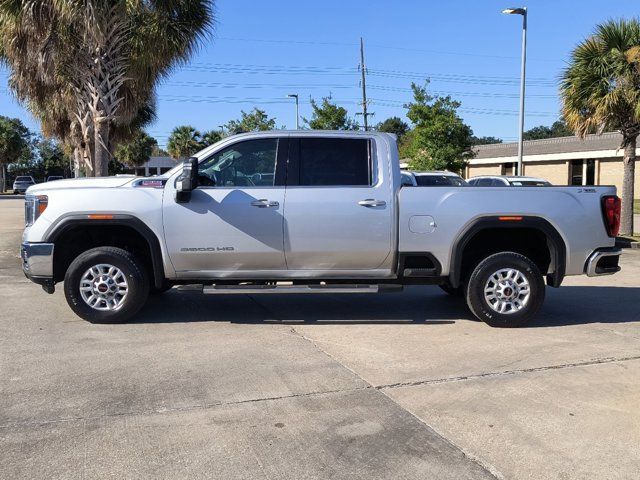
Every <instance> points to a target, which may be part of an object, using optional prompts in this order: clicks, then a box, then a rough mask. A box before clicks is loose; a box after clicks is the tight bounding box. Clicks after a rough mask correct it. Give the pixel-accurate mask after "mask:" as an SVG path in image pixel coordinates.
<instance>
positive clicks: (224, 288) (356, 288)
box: [202, 283, 402, 295]
mask: <svg viewBox="0 0 640 480" xmlns="http://www.w3.org/2000/svg"><path fill="white" fill-rule="evenodd" d="M400 291H402V285H387V284H385V285H369V284H355V285H349V284H344V285H343V284H328V285H327V284H312V285H292V284H290V283H289V284H286V283H285V284H274V285H250V284H249V285H205V286H204V287H203V288H202V293H204V294H206V295H229V294H231V295H233V294H243V295H258V294H266V293H381V292H400Z"/></svg>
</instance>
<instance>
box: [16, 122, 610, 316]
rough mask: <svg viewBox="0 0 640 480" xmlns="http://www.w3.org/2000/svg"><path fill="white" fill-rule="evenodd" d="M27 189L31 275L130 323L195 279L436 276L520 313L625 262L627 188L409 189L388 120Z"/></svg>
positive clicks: (245, 287)
mask: <svg viewBox="0 0 640 480" xmlns="http://www.w3.org/2000/svg"><path fill="white" fill-rule="evenodd" d="M25 202H26V203H25V216H26V228H25V231H24V235H23V238H22V242H23V243H22V259H23V268H24V272H25V274H26V276H27V277H28V278H30V279H31V280H33V281H34V282H36V283H39V284H41V285H42V286H43V288H44V290H45V291H46V292H48V293H53V291H54V288H55V287H54V285H55V284H56V283H57V282H60V281H63V280H64V291H65V296H66V299H67V301H68V303H69V305H70V307H71V308H72V309H73V311H74V312H75V313H76V314H78V315H79V316H80V317H82V318H84V319H86V320H89V321H92V322H123V321H125V320H127V319H129V318H131V317H132V316H133V315H134V314H135V313H136V312H137V311H138V310H139V309H140V308H141V307H142V306H143V305H144V303H145V301H146V299H147V296H148V295H149V294H150V293H160V292H162V291H164V290H166V289H168V288H170V287H171V286H174V285H180V284H197V285H199V286H201V288H202V292H203V293H205V294H238V293H243V294H251V295H253V294H264V293H337V292H342V293H370V292H384V291H395V290H400V289H401V288H402V286H403V285H409V284H434V285H440V286H441V287H442V288H443V290H445V291H447V292H449V293H452V294H459V293H461V294H462V295H464V297H465V298H466V301H467V303H468V305H469V308H470V309H471V312H473V314H474V315H475V316H476V317H478V318H479V319H481V320H483V321H485V322H487V323H488V324H489V325H492V326H501V327H514V326H519V325H523V324H524V323H525V322H526V321H527V320H529V319H530V318H531V317H532V316H533V315H534V314H535V313H536V311H537V310H538V308H539V307H540V305H541V303H542V301H543V299H544V295H545V281H546V284H547V285H549V286H551V287H559V286H560V284H561V282H562V280H563V278H564V277H565V275H581V274H586V275H589V276H594V275H607V274H612V273H615V272H617V271H618V270H619V267H618V259H619V256H620V250H619V249H617V248H615V246H614V243H615V242H614V237H615V236H616V233H617V231H618V227H619V218H620V199H619V198H618V197H616V191H615V188H614V187H548V188H536V187H530V188H529V187H522V188H508V187H503V188H500V187H496V188H493V187H489V188H487V187H484V188H475V187H464V188H460V187H455V186H452V187H439V188H429V187H402V186H401V172H400V167H399V160H398V151H397V148H396V141H395V138H394V137H393V136H392V135H388V134H384V133H375V132H322V131H271V132H259V133H249V134H242V135H235V136H231V137H227V138H225V139H224V140H222V141H220V142H218V143H216V144H215V145H212V146H210V147H208V148H205V149H204V150H202V151H201V152H200V153H199V154H197V155H196V156H195V157H192V158H190V159H188V160H187V161H185V162H184V163H183V164H180V165H178V166H176V167H175V168H174V169H172V170H171V171H169V172H167V173H166V174H164V175H161V176H158V177H151V178H132V177H109V178H84V179H76V180H59V181H57V182H51V183H45V184H40V185H36V186H32V187H30V188H29V189H28V191H27V197H26V200H25ZM198 288H200V287H198Z"/></svg>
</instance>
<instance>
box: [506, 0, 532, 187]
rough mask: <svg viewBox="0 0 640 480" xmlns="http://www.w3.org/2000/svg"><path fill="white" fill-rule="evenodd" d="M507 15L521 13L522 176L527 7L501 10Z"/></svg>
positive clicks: (520, 154) (520, 164) (520, 121)
mask: <svg viewBox="0 0 640 480" xmlns="http://www.w3.org/2000/svg"><path fill="white" fill-rule="evenodd" d="M502 13H504V14H507V15H522V63H521V65H520V118H519V124H520V125H519V130H520V131H519V132H518V175H520V176H522V174H523V173H524V172H523V169H522V156H523V148H522V146H523V145H522V142H523V138H522V137H523V135H524V91H525V77H526V68H527V7H522V8H507V9H505V10H503V11H502Z"/></svg>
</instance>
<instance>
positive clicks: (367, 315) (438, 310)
mask: <svg viewBox="0 0 640 480" xmlns="http://www.w3.org/2000/svg"><path fill="white" fill-rule="evenodd" d="M639 301H640V288H635V287H626V288H625V287H595V286H578V287H576V286H567V287H562V288H560V289H552V288H548V289H547V298H546V300H545V304H544V305H543V307H542V309H541V310H540V312H538V315H537V317H536V318H535V319H534V321H533V322H532V323H531V324H530V325H529V328H535V327H559V326H566V325H578V324H587V323H627V322H638V321H640V308H634V305H638V302H639ZM459 320H462V321H477V320H475V318H474V317H473V316H472V315H471V313H470V312H469V310H468V309H467V307H466V305H465V302H464V300H463V299H462V298H458V297H450V296H448V295H445V294H441V293H440V291H439V290H438V289H437V288H435V287H409V288H407V289H406V290H405V291H404V292H402V293H395V294H393V293H392V294H380V295H296V296H292V295H278V294H273V295H264V296H249V295H215V296H207V295H201V294H197V293H188V292H177V291H175V290H172V291H169V292H167V293H165V294H163V295H159V296H154V297H152V298H150V300H149V303H148V304H147V305H146V306H145V308H143V310H142V311H141V312H140V313H139V314H138V315H137V316H136V317H135V319H134V322H135V323H176V322H207V321H210V322H216V321H218V322H231V323H251V324H260V323H265V324H268V323H291V324H299V323H304V324H307V325H308V324H322V325H326V324H452V323H455V321H459Z"/></svg>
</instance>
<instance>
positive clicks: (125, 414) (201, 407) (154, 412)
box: [0, 384, 372, 429]
mask: <svg viewBox="0 0 640 480" xmlns="http://www.w3.org/2000/svg"><path fill="white" fill-rule="evenodd" d="M371 388H372V387H371V386H370V385H368V384H367V385H366V386H362V387H355V388H344V389H336V390H319V391H314V392H304V393H292V394H289V395H276V396H272V397H259V398H249V399H245V400H234V401H228V402H213V403H206V404H202V405H188V406H183V407H162V408H154V409H150V410H142V411H139V412H135V411H129V412H113V413H105V414H100V415H77V416H73V417H64V418H52V419H44V420H31V421H23V422H11V423H5V424H3V425H0V429H8V428H16V427H25V426H33V425H48V424H55V423H66V422H79V421H84V422H86V421H88V420H99V419H102V418H118V417H124V418H126V417H137V416H151V415H164V414H168V413H180V412H191V411H196V410H208V409H211V408H218V407H226V406H233V405H243V404H247V403H260V402H270V401H277V400H287V399H291V398H305V397H316V396H321V395H332V394H337V393H351V392H356V391H360V390H368V389H371Z"/></svg>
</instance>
